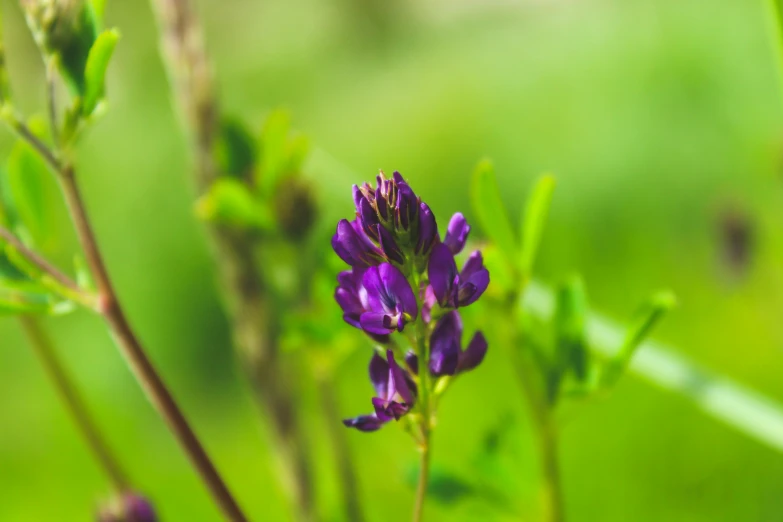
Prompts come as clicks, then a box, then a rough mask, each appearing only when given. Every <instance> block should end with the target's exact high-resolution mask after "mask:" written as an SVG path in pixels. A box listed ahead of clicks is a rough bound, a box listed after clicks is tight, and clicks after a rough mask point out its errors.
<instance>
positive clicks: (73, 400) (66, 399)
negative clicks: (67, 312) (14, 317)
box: [19, 316, 128, 492]
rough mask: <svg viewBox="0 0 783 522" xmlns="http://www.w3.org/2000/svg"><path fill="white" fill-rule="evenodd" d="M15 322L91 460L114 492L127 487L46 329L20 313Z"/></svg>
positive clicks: (109, 449)
mask: <svg viewBox="0 0 783 522" xmlns="http://www.w3.org/2000/svg"><path fill="white" fill-rule="evenodd" d="M19 321H20V323H21V324H22V329H23V330H24V333H25V335H26V336H27V338H28V339H29V341H30V347H31V348H32V349H33V351H34V352H35V353H36V355H37V356H38V358H39V359H40V360H41V364H42V365H43V367H44V369H45V370H46V373H47V374H48V375H49V378H50V379H51V380H52V383H53V384H54V387H55V388H56V390H57V393H58V394H59V395H60V397H61V399H62V401H63V404H64V405H65V408H66V409H67V410H68V413H69V414H70V415H71V417H72V418H73V420H74V422H75V423H76V426H77V427H78V429H79V431H81V433H82V436H83V437H84V440H85V441H86V442H87V446H88V447H89V448H90V450H91V451H92V453H93V455H94V456H95V459H96V460H97V461H98V462H99V464H100V465H101V467H102V468H103V470H104V472H105V473H106V475H107V477H108V478H109V480H110V481H111V483H112V487H113V488H114V489H115V490H116V491H118V492H120V491H125V490H127V489H128V479H127V476H126V474H125V471H124V470H123V469H122V466H121V465H120V463H119V461H118V459H117V458H116V457H115V454H114V452H112V450H111V448H110V447H109V445H108V443H107V442H106V439H104V437H103V436H102V434H101V432H100V430H99V429H98V427H97V425H96V424H95V422H94V421H93V419H92V416H91V415H90V412H89V411H88V410H87V406H86V405H85V403H84V400H83V399H82V397H81V394H80V393H79V391H78V390H77V389H76V386H75V384H74V382H73V380H72V379H71V376H70V375H68V372H67V371H66V369H65V367H64V366H63V364H62V363H61V362H60V358H59V357H58V356H57V353H56V352H55V349H54V346H53V344H52V341H51V339H50V338H49V336H48V335H46V332H45V331H44V330H43V328H42V327H41V325H40V323H39V322H38V321H37V320H36V319H34V318H32V317H30V316H20V317H19Z"/></svg>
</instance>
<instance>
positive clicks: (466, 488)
mask: <svg viewBox="0 0 783 522" xmlns="http://www.w3.org/2000/svg"><path fill="white" fill-rule="evenodd" d="M405 478H406V482H407V483H408V486H409V487H411V488H415V487H416V484H417V483H418V480H419V467H418V466H414V465H411V466H410V467H409V468H408V471H407V473H406V477H405ZM474 493H475V488H474V487H473V486H472V485H471V484H469V483H468V482H467V481H465V480H463V479H462V478H460V477H458V476H457V475H455V474H454V473H451V472H450V471H448V470H445V469H443V468H442V467H440V466H438V465H434V466H432V468H431V469H430V476H429V480H428V481H427V498H431V499H433V500H435V501H437V502H440V503H441V504H444V505H451V504H455V503H457V502H459V501H461V500H464V499H465V498H467V497H468V496H470V495H473V494H474Z"/></svg>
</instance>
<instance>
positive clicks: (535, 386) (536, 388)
mask: <svg viewBox="0 0 783 522" xmlns="http://www.w3.org/2000/svg"><path fill="white" fill-rule="evenodd" d="M516 324H519V321H516ZM519 338H520V339H519V340H518V342H517V343H514V346H513V348H512V354H511V355H512V356H511V359H512V361H513V366H514V370H515V372H516V374H517V378H518V380H519V382H520V384H521V386H522V389H523V391H524V393H523V395H524V396H525V399H526V401H527V403H528V407H529V410H530V413H531V416H532V418H533V426H534V429H535V437H536V442H537V444H538V450H539V459H540V463H541V480H542V489H541V501H542V506H543V509H542V510H543V519H542V520H544V521H545V522H563V521H564V520H565V515H564V511H563V494H562V486H561V481H560V468H559V463H558V437H557V425H556V423H555V419H554V418H553V416H552V409H551V407H550V405H549V403H548V402H547V400H546V393H545V390H544V382H543V378H542V376H541V375H540V372H539V371H537V370H538V368H537V367H536V365H535V362H534V361H533V359H532V357H531V356H530V354H525V353H522V350H524V346H523V343H522V342H521V334H520V335H519Z"/></svg>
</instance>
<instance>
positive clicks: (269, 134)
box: [256, 109, 291, 194]
mask: <svg viewBox="0 0 783 522" xmlns="http://www.w3.org/2000/svg"><path fill="white" fill-rule="evenodd" d="M290 129H291V117H290V115H289V114H288V111H285V110H282V109H277V110H275V111H272V113H271V114H269V116H267V119H266V121H265V122H264V127H263V129H262V130H261V143H260V145H261V146H260V152H259V163H260V165H259V168H258V169H257V172H256V176H257V177H258V179H257V185H258V187H259V188H260V189H261V190H262V192H263V193H264V194H271V192H272V190H273V189H274V187H275V185H277V181H278V180H279V179H280V178H281V177H282V176H283V175H285V174H286V172H285V168H286V163H287V159H288V151H287V142H288V133H289V131H290Z"/></svg>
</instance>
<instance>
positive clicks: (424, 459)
mask: <svg viewBox="0 0 783 522" xmlns="http://www.w3.org/2000/svg"><path fill="white" fill-rule="evenodd" d="M420 451H421V468H420V470H419V484H418V486H417V487H416V503H415V504H414V507H413V522H421V521H422V520H424V499H425V498H426V497H427V483H428V482H429V479H430V451H431V445H430V431H429V430H427V432H426V433H424V440H423V442H422V444H421V447H420Z"/></svg>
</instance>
